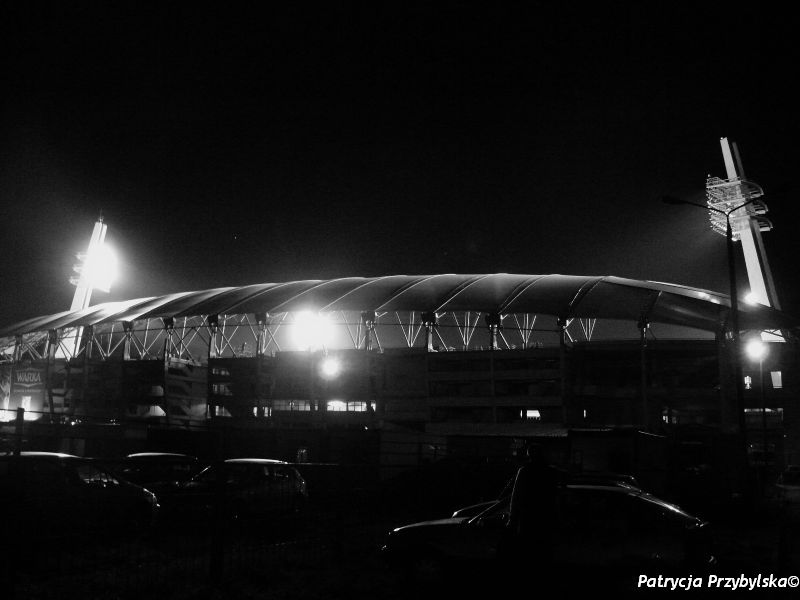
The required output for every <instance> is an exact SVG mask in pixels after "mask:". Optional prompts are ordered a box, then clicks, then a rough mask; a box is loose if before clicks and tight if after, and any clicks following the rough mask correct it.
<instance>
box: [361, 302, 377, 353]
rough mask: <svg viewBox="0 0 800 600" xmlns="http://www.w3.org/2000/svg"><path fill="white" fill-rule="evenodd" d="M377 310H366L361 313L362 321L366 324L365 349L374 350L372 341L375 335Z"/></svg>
mask: <svg viewBox="0 0 800 600" xmlns="http://www.w3.org/2000/svg"><path fill="white" fill-rule="evenodd" d="M375 319H376V315H375V311H371V310H370V311H364V312H362V313H361V323H362V324H363V325H364V350H366V351H367V352H369V351H370V350H372V342H373V338H374V336H375Z"/></svg>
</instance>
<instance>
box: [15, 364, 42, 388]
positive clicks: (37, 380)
mask: <svg viewBox="0 0 800 600" xmlns="http://www.w3.org/2000/svg"><path fill="white" fill-rule="evenodd" d="M12 381H13V385H14V389H15V390H16V389H19V388H25V389H26V390H38V389H43V388H44V373H43V372H42V371H41V370H40V369H31V368H28V369H16V370H15V371H14V377H13V380H12Z"/></svg>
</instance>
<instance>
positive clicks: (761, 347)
mask: <svg viewBox="0 0 800 600" xmlns="http://www.w3.org/2000/svg"><path fill="white" fill-rule="evenodd" d="M745 350H746V351H747V356H749V357H750V358H751V359H753V360H762V359H763V358H764V357H765V356H766V355H767V345H766V344H765V343H764V342H762V341H761V340H758V339H755V340H750V341H749V342H747V346H746V347H745Z"/></svg>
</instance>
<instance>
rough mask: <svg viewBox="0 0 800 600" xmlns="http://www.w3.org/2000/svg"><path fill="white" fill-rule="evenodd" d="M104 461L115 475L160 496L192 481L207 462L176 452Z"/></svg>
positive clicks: (154, 453)
mask: <svg viewBox="0 0 800 600" xmlns="http://www.w3.org/2000/svg"><path fill="white" fill-rule="evenodd" d="M103 464H104V465H105V466H107V467H108V468H109V470H111V471H112V472H113V473H114V474H115V475H118V476H119V477H122V478H123V479H126V480H127V481H130V482H131V483H135V484H137V485H141V486H142V487H145V488H147V489H149V490H150V491H152V492H154V493H155V494H156V495H158V493H159V492H163V491H165V490H168V489H170V488H174V487H175V486H178V485H180V484H182V483H185V482H187V481H189V480H190V479H191V478H192V477H194V476H195V475H197V473H199V472H200V471H201V470H202V469H203V467H204V466H205V465H203V464H202V463H201V462H200V461H199V460H198V458H197V457H196V456H190V455H188V454H178V453H174V452H140V453H136V454H129V455H127V456H126V457H124V458H120V459H116V460H104V461H103Z"/></svg>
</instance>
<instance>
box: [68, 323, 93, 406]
mask: <svg viewBox="0 0 800 600" xmlns="http://www.w3.org/2000/svg"><path fill="white" fill-rule="evenodd" d="M83 339H85V340H86V341H85V342H84V344H83V377H82V380H83V382H82V385H81V402H83V408H84V410H86V411H87V412H88V410H87V407H88V402H87V400H86V396H87V391H88V390H89V367H90V366H91V364H90V362H89V361H90V359H91V358H92V348H93V347H94V327H93V326H91V325H87V326H86V327H84V328H83ZM75 409H77V406H74V405H73V408H72V410H73V413H74V412H75Z"/></svg>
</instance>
